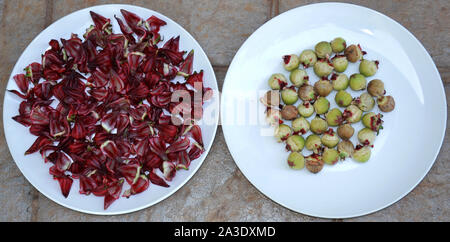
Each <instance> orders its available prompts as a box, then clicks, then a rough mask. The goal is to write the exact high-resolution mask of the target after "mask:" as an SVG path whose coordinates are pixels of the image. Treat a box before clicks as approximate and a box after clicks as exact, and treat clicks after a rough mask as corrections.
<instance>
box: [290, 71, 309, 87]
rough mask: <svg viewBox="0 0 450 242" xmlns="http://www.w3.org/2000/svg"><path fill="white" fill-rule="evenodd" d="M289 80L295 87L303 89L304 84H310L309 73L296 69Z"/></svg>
mask: <svg viewBox="0 0 450 242" xmlns="http://www.w3.org/2000/svg"><path fill="white" fill-rule="evenodd" d="M289 80H291V82H292V84H293V85H294V86H296V87H301V86H302V85H303V84H305V83H307V82H308V80H309V77H308V73H306V71H305V70H302V69H295V70H293V71H292V72H291V74H290V75H289Z"/></svg>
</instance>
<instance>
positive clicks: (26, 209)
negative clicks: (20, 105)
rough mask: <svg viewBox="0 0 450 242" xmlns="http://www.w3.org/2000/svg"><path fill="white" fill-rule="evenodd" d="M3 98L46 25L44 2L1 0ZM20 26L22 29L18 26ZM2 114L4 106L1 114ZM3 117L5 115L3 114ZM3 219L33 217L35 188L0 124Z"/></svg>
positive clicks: (0, 95) (0, 207)
mask: <svg viewBox="0 0 450 242" xmlns="http://www.w3.org/2000/svg"><path fill="white" fill-rule="evenodd" d="M0 21H1V24H0V33H1V34H0V45H1V46H2V48H1V50H0V51H1V57H2V58H0V78H1V80H2V81H1V82H0V90H2V91H1V92H0V100H3V97H4V94H5V92H4V90H5V87H6V83H7V81H8V79H9V75H10V74H11V73H10V72H11V70H12V68H13V66H14V64H15V63H16V61H17V59H18V58H19V56H20V54H21V53H22V51H23V50H24V49H25V47H26V46H27V45H28V44H29V43H30V42H31V40H32V39H33V38H34V37H35V36H36V35H37V34H39V32H41V31H42V29H43V28H44V27H45V2H43V1H42V2H38V1H32V0H29V1H14V0H4V1H0ZM18 25H20V28H17V26H18ZM2 114H3V105H2V106H1V107H0V115H2ZM2 118H3V117H2ZM0 194H1V195H0V221H27V220H30V219H31V217H32V201H33V198H34V197H35V196H36V195H37V192H36V190H35V189H34V188H33V187H32V186H31V185H30V184H29V183H28V181H26V179H25V177H24V176H23V175H22V174H21V173H20V171H19V169H18V168H17V166H16V164H15V163H14V161H13V159H12V157H11V155H10V154H9V150H8V147H7V145H6V140H5V138H4V132H3V122H1V123H0Z"/></svg>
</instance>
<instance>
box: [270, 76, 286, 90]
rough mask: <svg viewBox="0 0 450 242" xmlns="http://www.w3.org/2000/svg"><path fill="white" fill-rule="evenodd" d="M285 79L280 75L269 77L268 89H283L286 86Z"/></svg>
mask: <svg viewBox="0 0 450 242" xmlns="http://www.w3.org/2000/svg"><path fill="white" fill-rule="evenodd" d="M287 84H288V83H287V79H286V77H285V76H284V75H283V74H281V73H276V74H273V75H272V76H270V78H269V87H270V88H271V89H273V90H280V89H282V88H283V87H285V86H287Z"/></svg>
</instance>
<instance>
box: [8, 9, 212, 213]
mask: <svg viewBox="0 0 450 242" xmlns="http://www.w3.org/2000/svg"><path fill="white" fill-rule="evenodd" d="M120 9H126V10H128V11H131V12H134V13H136V14H137V15H139V16H140V17H142V18H144V19H146V18H148V17H150V16H151V15H155V16H156V17H158V18H160V19H162V20H164V21H166V22H167V25H166V26H163V27H162V28H161V31H160V33H161V35H162V36H163V37H164V38H165V40H168V39H169V38H171V37H173V36H178V35H180V49H182V50H187V51H190V50H192V49H194V51H195V56H194V70H201V69H203V70H204V81H205V86H207V87H211V88H212V89H213V90H214V92H215V93H216V94H217V93H218V92H219V91H218V89H217V81H216V77H215V75H214V71H213V69H212V66H211V63H210V62H209V60H208V57H207V56H206V54H205V52H204V51H203V49H202V48H201V47H200V45H199V44H198V43H197V41H196V40H195V39H194V38H193V37H192V36H191V35H190V34H189V33H188V32H187V31H186V30H185V29H184V28H183V27H181V26H180V25H178V24H177V23H176V22H174V21H173V20H171V19H170V18H168V17H166V16H164V15H162V14H160V13H158V12H155V11H152V10H149V9H145V8H142V7H137V6H132V5H116V4H112V5H100V6H94V7H90V8H86V9H82V10H79V11H77V12H74V13H71V14H69V15H67V16H65V17H63V18H61V19H59V20H58V21H56V22H55V23H53V24H52V25H50V26H49V27H48V28H46V29H45V30H44V31H42V32H41V33H40V34H39V35H38V36H37V37H36V38H35V39H34V40H33V41H32V42H31V43H30V45H29V46H28V47H27V48H26V49H25V51H24V52H23V54H22V55H21V57H20V58H19V60H18V61H17V63H16V65H15V66H14V69H13V71H12V74H11V77H10V79H9V82H8V85H7V89H16V90H18V89H17V86H16V84H15V82H14V80H13V79H12V76H13V75H15V74H17V73H22V71H23V68H25V67H26V66H27V65H28V64H30V63H31V62H34V61H38V62H40V60H41V54H42V53H43V52H44V51H45V50H46V49H47V48H48V42H49V41H50V40H51V39H57V40H59V39H60V38H65V39H68V38H70V34H71V33H72V32H73V33H76V34H78V36H82V35H83V33H84V32H85V31H86V29H87V28H88V27H89V26H90V25H91V24H92V23H93V22H92V20H91V17H90V15H89V11H94V12H97V13H99V14H101V15H103V16H105V17H107V18H110V19H111V22H112V24H113V30H114V32H120V29H119V26H118V25H117V22H116V21H115V19H114V15H117V16H118V17H120V18H122V19H123V17H122V15H121V14H120ZM20 101H21V100H20V99H19V98H17V97H16V96H15V95H14V94H12V93H8V92H7V93H6V95H5V100H4V104H3V122H4V127H5V136H6V140H7V143H8V147H9V150H10V152H11V155H12V157H13V158H14V160H15V162H16V164H17V166H18V167H19V169H20V170H21V172H22V173H23V174H24V176H25V177H26V178H27V179H28V181H29V182H30V183H31V184H32V185H33V186H34V187H35V188H36V189H37V190H39V191H40V192H41V193H42V194H44V195H45V196H47V197H48V198H50V199H51V200H53V201H55V202H56V203H59V204H61V205H63V206H65V207H68V208H71V209H74V210H77V211H80V212H85V213H92V214H102V215H106V214H108V215H113V214H123V213H129V212H134V211H137V210H140V209H143V208H146V207H149V206H151V205H153V204H156V203H158V202H160V201H161V200H163V199H165V198H167V197H169V196H170V195H171V194H173V193H174V192H176V191H177V190H178V189H180V188H181V187H182V186H183V185H184V184H185V183H186V182H187V181H188V180H189V179H190V178H191V177H192V176H193V175H194V174H195V172H196V171H197V170H198V169H199V168H200V166H201V164H202V163H203V161H204V160H205V157H206V155H207V154H208V152H209V149H210V148H211V145H212V142H213V139H214V137H215V133H216V130H217V124H218V120H219V118H218V117H219V112H218V108H219V98H218V95H214V96H213V99H212V100H210V101H209V102H207V103H205V112H206V109H208V110H213V111H211V112H210V113H208V115H209V116H208V118H207V120H206V121H204V122H203V123H202V124H201V125H200V126H201V129H202V131H203V139H204V143H205V149H206V151H205V152H204V153H203V155H202V156H201V157H199V158H198V159H197V160H194V161H192V163H191V166H190V169H189V170H188V171H179V172H177V174H176V176H175V178H174V179H173V181H172V182H170V183H169V185H170V188H163V187H159V186H156V185H150V187H149V189H148V190H147V191H145V192H143V193H141V194H137V195H135V196H132V197H130V198H129V199H125V198H120V199H118V200H117V201H115V202H114V203H113V204H112V205H111V206H110V207H109V208H108V209H107V210H103V197H96V196H93V195H90V196H85V195H81V194H79V193H78V190H79V183H78V180H74V183H73V185H72V190H71V192H70V195H69V197H68V198H67V199H66V198H64V197H63V196H62V195H61V191H60V188H59V184H58V182H57V181H55V180H53V179H52V177H51V176H50V175H49V172H48V169H49V167H50V164H44V162H43V160H42V158H41V156H40V155H39V152H37V153H35V154H32V155H27V156H24V155H23V154H24V153H25V151H26V150H27V149H28V147H30V145H31V144H32V143H33V142H34V140H35V139H36V137H35V136H33V135H31V134H30V133H29V132H28V129H27V128H25V127H24V126H22V125H21V124H19V123H17V122H15V121H14V120H12V119H11V117H13V116H15V115H17V114H18V108H19V104H20ZM214 110H215V111H214ZM125 188H126V187H125V186H124V190H125Z"/></svg>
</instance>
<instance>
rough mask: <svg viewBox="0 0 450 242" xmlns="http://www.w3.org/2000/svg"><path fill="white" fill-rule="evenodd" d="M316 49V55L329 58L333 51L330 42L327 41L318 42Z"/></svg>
mask: <svg viewBox="0 0 450 242" xmlns="http://www.w3.org/2000/svg"><path fill="white" fill-rule="evenodd" d="M314 50H315V51H316V55H317V57H318V58H328V57H330V55H331V53H332V52H333V50H332V49H331V45H330V43H328V42H326V41H321V42H319V43H317V45H316V46H315V47H314Z"/></svg>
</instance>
